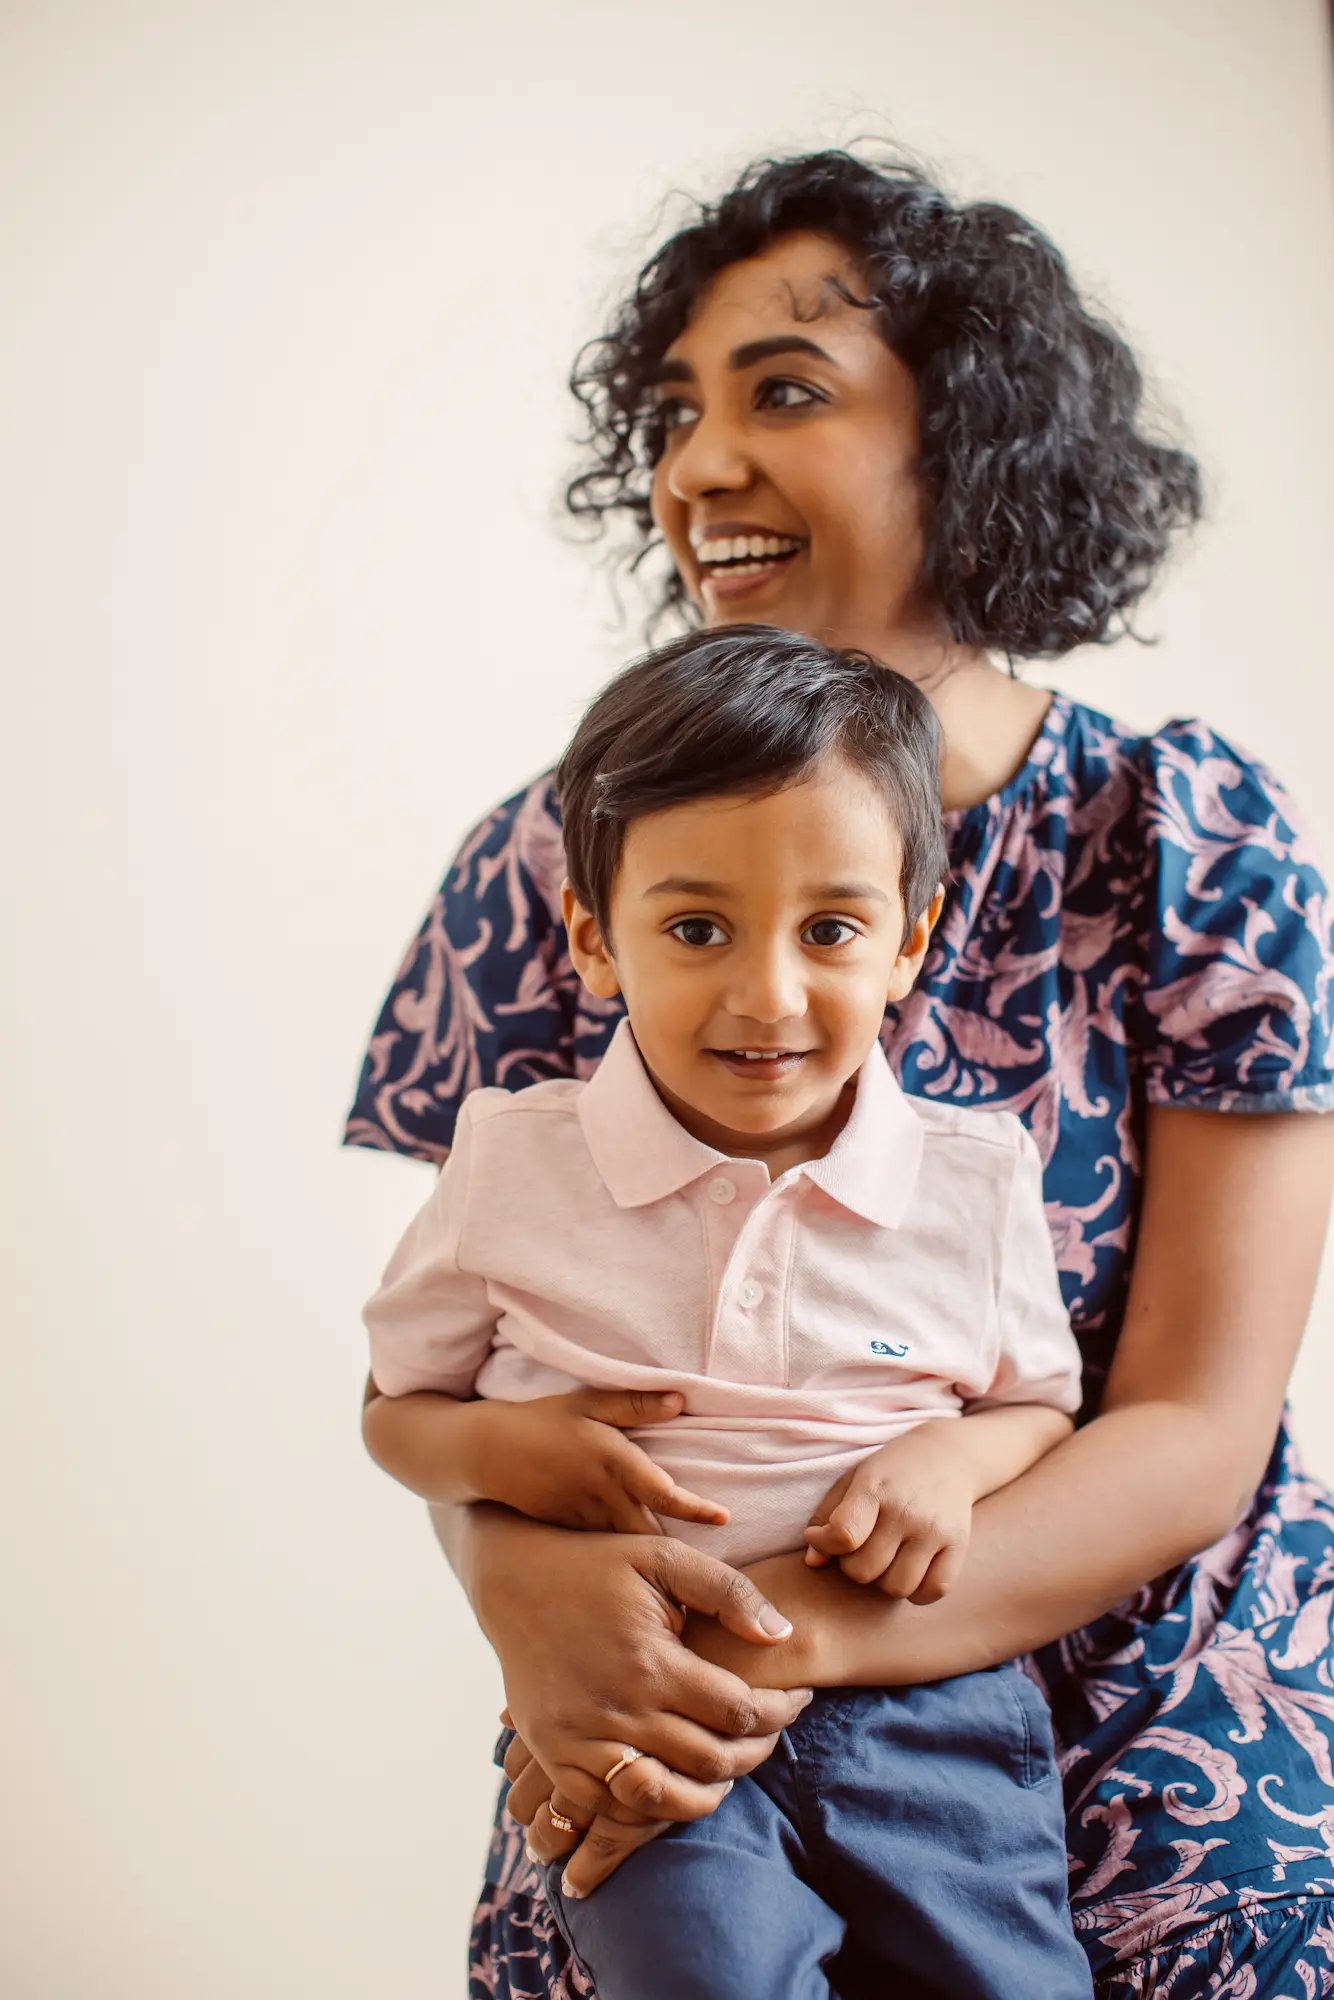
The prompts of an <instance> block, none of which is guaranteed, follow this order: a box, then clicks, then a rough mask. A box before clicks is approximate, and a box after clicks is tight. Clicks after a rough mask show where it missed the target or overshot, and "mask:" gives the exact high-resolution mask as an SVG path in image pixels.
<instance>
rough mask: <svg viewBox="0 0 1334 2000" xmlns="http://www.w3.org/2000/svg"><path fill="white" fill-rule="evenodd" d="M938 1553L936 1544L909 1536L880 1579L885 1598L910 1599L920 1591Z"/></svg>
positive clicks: (938, 1548) (938, 1549) (918, 1537)
mask: <svg viewBox="0 0 1334 2000" xmlns="http://www.w3.org/2000/svg"><path fill="white" fill-rule="evenodd" d="M939 1553H940V1545H939V1543H938V1542H935V1541H924V1540H923V1539H922V1538H921V1537H920V1536H910V1537H909V1539H908V1540H907V1541H906V1542H904V1544H903V1546H902V1547H901V1548H900V1550H899V1552H898V1554H897V1555H896V1556H895V1558H894V1560H893V1562H892V1563H891V1564H890V1565H889V1568H888V1569H887V1570H886V1571H885V1573H884V1575H883V1576H882V1577H881V1579H880V1588H881V1589H882V1590H883V1591H884V1593H885V1595H886V1596H887V1597H911V1596H912V1594H913V1592H914V1591H915V1590H920V1589H921V1586H922V1579H923V1577H924V1576H925V1575H926V1573H927V1571H928V1570H929V1569H930V1567H931V1564H932V1562H933V1561H934V1560H935V1558H936V1556H937V1555H938V1554H939Z"/></svg>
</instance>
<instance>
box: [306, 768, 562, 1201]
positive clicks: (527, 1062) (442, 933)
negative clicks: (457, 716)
mask: <svg viewBox="0 0 1334 2000" xmlns="http://www.w3.org/2000/svg"><path fill="white" fill-rule="evenodd" d="M563 875H564V859H563V850H562V846H561V835H560V822H559V818H558V816H557V811H556V806H555V802H554V799H553V796H552V784H551V779H550V777H549V776H548V777H545V778H542V779H539V780H538V781H537V783H536V784H534V785H531V786H530V787H529V788H528V789H527V790H526V791H524V792H520V793H518V794H516V796H515V797H514V798H512V799H508V800H506V802H505V803H504V804H503V805H501V806H498V807H497V808H496V810H495V811H494V812H493V813H491V814H490V815H489V816H488V817H487V818H486V819H485V820H483V821H482V823H481V824H480V826H477V827H475V828H474V829H473V831H472V832H471V833H470V834H469V836H468V838H467V839H466V840H465V841H464V843H463V846H462V847H461V849H460V850H459V853H458V855H457V856H456V857H455V860H454V862H453V865H452V866H451V868H450V869H449V872H448V874H447V875H446V876H445V879H444V881H443V882H442V884H441V886H440V891H439V893H438V895H437V896H436V897H435V899H434V901H433V902H432V904H431V907H430V909H429V910H428V911H427V913H426V919H425V921H424V923H423V924H422V926H421V929H420V930H419V931H418V933H417V935H416V937H415V938H414V939H413V941H412V943H411V944H410V945H409V947H408V950H407V953H406V955H405V957H404V959H403V963H402V965H401V966H400V967H399V970H398V973H397V976H396V977H395V979H394V983H393V985H392V986H391V987H390V989H389V994H388V997H387V998H386V1000H385V1003H384V1006H383V1007H382V1008H381V1010H380V1016H379V1019H378V1020H377V1021H376V1023H375V1028H374V1031H373V1033H372V1035H371V1039H370V1046H369V1047H368V1049H367V1051H366V1055H365V1059H364V1061H363V1063H362V1067H361V1076H360V1080H359V1081H358V1084H357V1092H356V1097H355V1099H354V1101H353V1105H352V1109H351V1112H350V1113H349V1115H348V1120H347V1126H346V1130H345V1132H344V1139H343V1143H344V1144H345V1145H349V1146H368V1147H372V1148H377V1149H379V1150H380V1151H384V1152H395V1153H406V1154H408V1155H409V1156H410V1157H411V1158H413V1159H418V1160H431V1161H434V1162H436V1163H438V1162H439V1161H441V1160H443V1159H444V1157H445V1155H446V1154H447V1153H448V1151H449V1147H450V1145H451V1143H452V1141H453V1137H454V1125H455V1121H456V1119H457V1118H458V1114H459V1107H460V1105H461V1104H462V1103H463V1100H464V1098H465V1097H467V1095H468V1093H469V1092H470V1091H473V1090H477V1089H479V1088H481V1087H483V1086H485V1085H492V1084H494V1085H498V1086H499V1087H500V1088H502V1089H504V1090H522V1089H523V1088H524V1087H525V1086H526V1085H527V1084H530V1083H537V1082H541V1081H543V1080H544V1079H546V1078H550V1077H557V1076H569V1075H570V1074H571V1073H572V1066H573V1063H572V1047H573V1020H574V991H575V984H576V982H575V975H574V972H573V969H572V968H571V966H570V963H569V957H568V954H567V951H566V943H565V929H564V925H563V924H562V922H561V917H560V885H561V881H562V878H563Z"/></svg>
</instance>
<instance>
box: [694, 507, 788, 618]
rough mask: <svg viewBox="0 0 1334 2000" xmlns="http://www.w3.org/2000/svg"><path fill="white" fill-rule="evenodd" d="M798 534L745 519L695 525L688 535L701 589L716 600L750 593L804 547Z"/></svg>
mask: <svg viewBox="0 0 1334 2000" xmlns="http://www.w3.org/2000/svg"><path fill="white" fill-rule="evenodd" d="M805 546H806V544H805V541H804V540H803V538H802V537H801V536H799V535H780V534H775V533H773V532H772V531H771V530H770V529H767V528H760V527H756V526H752V525H751V524H749V523H747V522H744V521H742V522H731V521H724V522H720V523H719V524H718V526H716V527H708V528H697V529H695V530H693V531H692V533H691V537H690V549H691V554H692V555H693V556H694V559H695V567H696V569H697V570H698V572H699V580H700V590H701V592H707V594H708V596H709V597H710V598H711V599H712V600H713V601H714V602H715V603H725V602H730V601H731V600H732V599H734V598H737V597H746V596H749V595H750V594H751V593H752V592H754V591H756V590H759V589H761V588H762V587H763V585H765V584H766V583H769V582H771V581H772V580H773V579H774V578H775V577H777V576H779V575H780V574H781V572H782V571H783V570H784V569H786V568H787V566H788V565H789V564H790V563H791V562H793V561H794V560H795V559H796V558H797V557H798V556H799V555H800V554H801V553H802V551H803V549H804V548H805Z"/></svg>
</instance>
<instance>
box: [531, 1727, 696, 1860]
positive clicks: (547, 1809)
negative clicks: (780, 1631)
mask: <svg viewBox="0 0 1334 2000" xmlns="http://www.w3.org/2000/svg"><path fill="white" fill-rule="evenodd" d="M500 1719H501V1721H502V1722H503V1723H505V1724H506V1726H507V1727H510V1728H512V1727H513V1717H512V1716H511V1715H510V1713H509V1710H508V1709H506V1711H505V1712H504V1714H503V1715H502V1716H501V1718H500ZM505 1774H506V1776H507V1777H508V1778H509V1780H510V1789H509V1795H508V1797H507V1798H506V1801H505V1809H506V1811H507V1812H508V1813H509V1815H510V1817H511V1818H512V1819H515V1820H517V1821H518V1823H519V1825H520V1826H523V1827H526V1828H527V1829H528V1833H527V1839H526V1841H525V1846H526V1848H527V1851H528V1856H529V1859H530V1860H532V1861H536V1862H537V1863H538V1864H539V1866H541V1867H546V1866H547V1864H548V1863H549V1862H552V1861H560V1860H562V1859H563V1858H564V1857H565V1856H566V1855H568V1856H569V1857H570V1858H569V1865H568V1866H567V1868H566V1869H565V1873H564V1875H563V1877H562V1879H561V1888H562V1890H563V1892H564V1894H565V1895H567V1896H573V1897H576V1898H577V1897H580V1896H588V1895H591V1894H592V1892H593V1890H594V1889H596V1888H597V1887H598V1886H599V1884H600V1883H602V1882H605V1881H606V1879H607V1877H608V1876H609V1875H614V1874H615V1872H616V1870H617V1869H618V1868H619V1867H620V1865H621V1863H622V1862H623V1861H625V1860H626V1859H628V1857H629V1856H630V1855H631V1854H634V1853H635V1852H636V1851H637V1850H638V1849H639V1848H641V1847H644V1846H646V1845H647V1843H648V1842H649V1841H650V1840H653V1839H656V1837H657V1835H658V1834H660V1833H665V1832H666V1830H667V1828H668V1826H669V1825H670V1824H671V1822H670V1821H669V1820H665V1819H646V1818H645V1817H644V1815H643V1814H642V1813H637V1812H632V1811H631V1810H630V1809H629V1808H628V1807H626V1806H621V1805H611V1806H609V1807H608V1809H607V1811H606V1812H605V1813H596V1814H595V1815H594V1816H593V1817H592V1819H590V1818H589V1816H588V1814H587V1813H586V1812H582V1811H581V1810H580V1808H579V1807H578V1806H577V1805H575V1803H574V1801H573V1800H572V1799H568V1798H566V1796H565V1794H564V1793H563V1792H560V1791H557V1790H556V1788H555V1787H554V1786H553V1785H552V1782H551V1780H550V1778H549V1777H548V1776H547V1774H546V1772H545V1771H544V1770H543V1769H542V1766H541V1765H540V1764H539V1763H538V1761H537V1759H536V1758H535V1757H534V1756H533V1753H532V1751H531V1750H530V1749H529V1748H528V1745H527V1744H526V1743H525V1742H524V1740H523V1738H522V1736H516V1737H515V1738H514V1741H513V1742H512V1743H511V1744H510V1747H509V1749H508V1750H507V1751H506V1753H505ZM715 1789H716V1791H717V1795H718V1797H717V1804H719V1805H721V1804H722V1801H723V1800H724V1798H726V1796H727V1794H728V1792H729V1791H730V1790H731V1786H730V1785H719V1786H717V1787H716V1788H715ZM556 1813H559V1815H560V1817H561V1819H562V1820H563V1821H564V1820H572V1821H573V1823H574V1824H573V1829H572V1830H571V1829H570V1828H567V1827H565V1826H564V1825H561V1826H557V1825H556V1823H555V1820H554V1819H553V1817H552V1815H553V1814H556Z"/></svg>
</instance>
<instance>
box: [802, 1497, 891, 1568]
mask: <svg viewBox="0 0 1334 2000" xmlns="http://www.w3.org/2000/svg"><path fill="white" fill-rule="evenodd" d="M879 1519H880V1502H879V1501H878V1500H877V1499H876V1497H875V1495H874V1493H865V1492H859V1491H858V1490H857V1489H856V1488H855V1487H853V1488H851V1489H850V1490H849V1491H848V1492H847V1493H845V1494H844V1496H843V1498H842V1499H841V1500H840V1501H839V1503H838V1505H837V1506H836V1507H834V1508H833V1509H832V1510H831V1512H830V1515H829V1519H828V1520H827V1521H826V1522H825V1523H824V1524H823V1526H822V1527H818V1528H807V1530H806V1540H807V1541H808V1542H809V1544H810V1546H811V1547H812V1548H816V1549H818V1550H819V1551H820V1553H821V1555H826V1556H843V1555H848V1554H849V1553H850V1552H851V1551H852V1550H853V1549H859V1548H860V1547H861V1546H862V1543H863V1542H864V1541H865V1540H866V1539H867V1537H868V1536H869V1535H870V1533H871V1531H872V1529H873V1528H874V1527H875V1524H876V1522H877V1521H878V1520H879Z"/></svg>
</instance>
